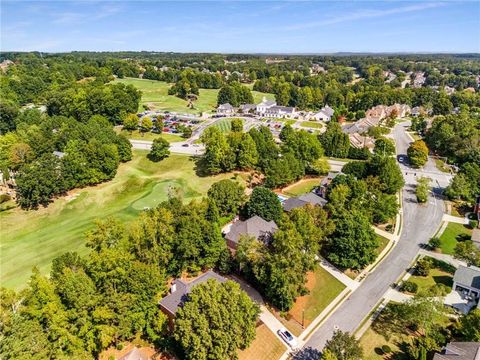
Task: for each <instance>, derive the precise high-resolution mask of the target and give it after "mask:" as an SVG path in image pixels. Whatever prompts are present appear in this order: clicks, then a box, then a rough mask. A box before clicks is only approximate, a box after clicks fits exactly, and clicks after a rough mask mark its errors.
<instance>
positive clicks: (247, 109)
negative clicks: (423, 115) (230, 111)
mask: <svg viewBox="0 0 480 360" xmlns="http://www.w3.org/2000/svg"><path fill="white" fill-rule="evenodd" d="M256 109H257V105H255V104H242V105H240V107H239V112H241V113H242V114H252V113H254V112H255V110H256Z"/></svg>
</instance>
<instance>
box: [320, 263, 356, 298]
mask: <svg viewBox="0 0 480 360" xmlns="http://www.w3.org/2000/svg"><path fill="white" fill-rule="evenodd" d="M320 266H321V267H322V268H323V269H325V270H326V271H328V272H329V273H330V274H331V275H332V276H333V277H335V278H336V279H337V280H339V281H340V282H341V283H342V284H344V285H345V286H346V287H347V288H348V289H351V290H355V289H356V288H357V287H359V286H360V283H359V282H358V281H355V280H353V279H351V278H349V277H348V276H347V275H345V274H344V273H343V272H341V271H340V270H338V269H337V268H336V267H335V266H333V265H332V264H330V263H329V262H328V261H327V260H326V259H323V258H321V259H320Z"/></svg>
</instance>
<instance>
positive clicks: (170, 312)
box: [159, 270, 227, 327]
mask: <svg viewBox="0 0 480 360" xmlns="http://www.w3.org/2000/svg"><path fill="white" fill-rule="evenodd" d="M210 279H213V280H216V281H219V282H221V283H223V282H225V281H227V279H225V278H224V277H223V276H221V275H218V274H217V273H216V272H214V271H212V270H209V271H207V272H206V273H204V274H202V275H200V276H199V277H197V278H196V279H194V280H192V281H190V282H186V281H184V280H182V279H175V280H174V281H173V283H172V286H171V288H170V294H169V295H167V296H165V297H164V298H163V299H162V300H160V302H159V305H160V309H161V310H162V311H163V312H164V313H165V314H166V315H167V316H168V318H169V320H170V326H171V327H173V320H174V319H175V314H176V313H177V310H178V308H180V307H182V306H183V304H184V303H185V301H186V300H187V299H188V294H189V293H190V292H191V291H192V289H193V288H194V287H195V286H196V285H198V284H201V283H204V282H206V281H208V280H210Z"/></svg>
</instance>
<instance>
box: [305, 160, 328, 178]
mask: <svg viewBox="0 0 480 360" xmlns="http://www.w3.org/2000/svg"><path fill="white" fill-rule="evenodd" d="M329 171H330V164H329V163H328V160H327V159H325V158H320V159H317V160H315V161H313V162H312V163H311V164H310V165H309V166H308V172H310V173H313V174H315V175H327V174H328V172H329Z"/></svg>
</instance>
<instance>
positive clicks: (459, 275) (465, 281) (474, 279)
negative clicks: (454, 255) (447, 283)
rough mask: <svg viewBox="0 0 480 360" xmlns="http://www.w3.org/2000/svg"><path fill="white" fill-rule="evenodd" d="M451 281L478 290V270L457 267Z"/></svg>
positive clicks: (479, 282)
mask: <svg viewBox="0 0 480 360" xmlns="http://www.w3.org/2000/svg"><path fill="white" fill-rule="evenodd" d="M453 281H454V282H456V283H458V284H461V285H466V286H469V287H471V288H475V289H479V290H480V268H477V267H475V266H471V267H466V266H459V268H458V269H457V271H455V275H454V277H453Z"/></svg>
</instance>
